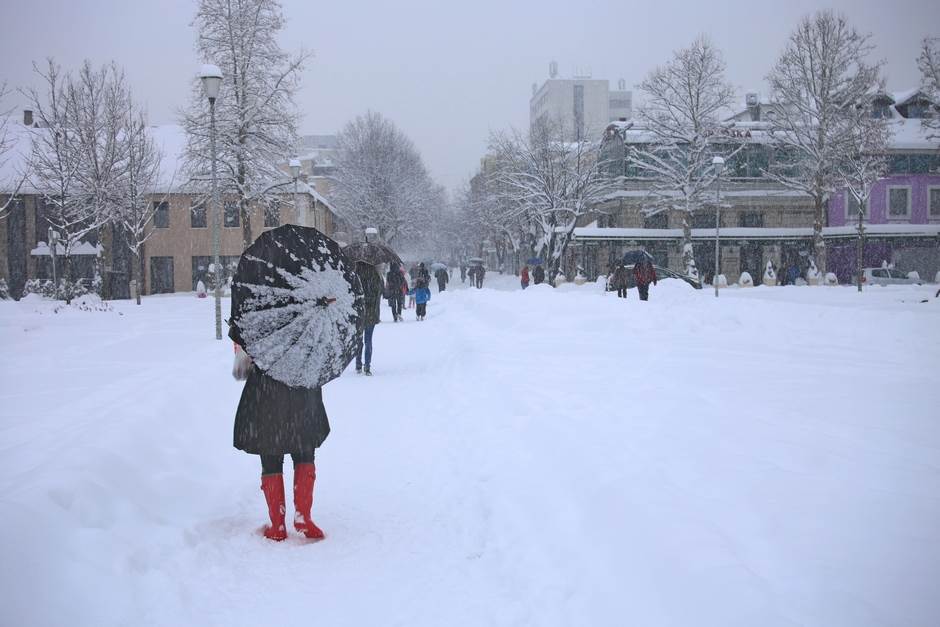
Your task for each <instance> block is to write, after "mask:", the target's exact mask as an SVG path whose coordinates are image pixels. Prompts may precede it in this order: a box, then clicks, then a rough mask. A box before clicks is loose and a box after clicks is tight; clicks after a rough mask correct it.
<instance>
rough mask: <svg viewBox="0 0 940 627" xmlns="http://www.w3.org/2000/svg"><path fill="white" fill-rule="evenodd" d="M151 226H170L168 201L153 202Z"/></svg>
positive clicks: (166, 227) (161, 227)
mask: <svg viewBox="0 0 940 627" xmlns="http://www.w3.org/2000/svg"><path fill="white" fill-rule="evenodd" d="M153 226H154V227H155V228H158V229H168V228H170V203H168V202H166V201H163V202H154V203H153Z"/></svg>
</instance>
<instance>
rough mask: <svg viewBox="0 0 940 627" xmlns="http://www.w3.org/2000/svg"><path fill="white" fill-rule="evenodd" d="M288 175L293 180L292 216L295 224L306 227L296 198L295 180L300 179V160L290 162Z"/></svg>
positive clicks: (298, 200)
mask: <svg viewBox="0 0 940 627" xmlns="http://www.w3.org/2000/svg"><path fill="white" fill-rule="evenodd" d="M289 167H290V175H291V177H293V179H294V215H295V216H296V217H295V220H296V223H297V224H298V225H300V226H307V225H306V223H305V221H304V220H303V217H302V215H301V210H300V199H299V198H298V197H297V179H298V178H300V159H291V160H290V164H289Z"/></svg>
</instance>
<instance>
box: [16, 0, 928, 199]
mask: <svg viewBox="0 0 940 627" xmlns="http://www.w3.org/2000/svg"><path fill="white" fill-rule="evenodd" d="M823 6H827V7H833V8H836V9H838V10H841V11H843V12H844V13H846V14H847V15H848V16H849V18H850V19H851V21H852V22H853V23H854V24H855V25H856V26H857V28H859V29H860V30H862V31H865V32H870V33H871V34H872V36H873V41H874V43H875V44H876V45H877V52H876V56H877V57H879V58H881V59H884V60H885V62H886V70H887V72H886V73H887V78H888V87H889V88H890V89H903V88H907V87H913V86H916V84H917V81H918V73H917V67H916V64H915V59H916V56H917V50H918V46H919V43H920V40H921V39H922V38H923V37H924V36H926V35H934V36H940V2H938V1H937V0H855V1H847V0H846V1H841V0H840V1H838V2H832V3H829V4H827V5H821V4H819V3H817V2H811V1H809V0H787V1H786V2H774V3H765V2H755V1H754V0H726V1H722V0H709V1H706V2H700V1H698V0H694V1H693V0H689V1H687V2H670V1H668V0H657V1H650V0H647V1H645V2H642V3H628V2H624V1H623V0H620V1H602V0H569V1H567V2H547V1H545V0H541V1H537V0H526V1H525V2H516V1H512V0H473V1H468V2H448V1H446V0H399V1H397V2H355V1H353V2H344V1H340V2H336V1H334V2H315V1H311V0H284V1H283V7H284V14H285V16H286V18H287V21H288V25H287V28H286V29H285V31H284V33H283V34H282V38H281V40H282V44H283V46H284V48H285V49H287V50H297V49H299V48H300V47H301V46H303V47H305V48H308V49H311V50H313V51H314V52H315V54H316V56H315V58H314V59H313V61H312V62H311V63H310V65H309V67H308V68H307V70H306V72H305V75H304V81H303V89H302V92H301V94H300V97H299V99H298V101H299V104H300V106H301V109H302V112H303V114H304V119H303V123H302V126H301V130H302V131H303V132H304V133H334V132H336V131H338V130H339V129H340V128H341V127H342V125H343V124H344V123H345V122H346V121H347V120H349V119H350V118H351V117H353V116H355V115H356V114H359V113H362V112H364V111H366V110H367V109H373V110H376V111H379V112H381V113H382V114H383V115H385V116H387V117H389V118H390V119H392V120H393V121H394V122H395V123H396V124H397V125H398V126H399V127H400V128H401V129H402V130H403V131H404V132H405V133H406V134H408V135H409V136H410V137H411V138H412V139H413V140H414V142H415V143H416V144H417V146H418V148H419V149H420V150H421V153H422V155H423V157H424V159H425V162H426V163H427V165H428V167H429V168H430V170H431V172H432V173H433V175H434V176H435V177H436V178H437V180H438V181H439V182H441V183H442V184H444V185H445V186H447V187H448V188H453V187H454V186H456V185H458V184H459V183H460V182H461V181H463V180H465V179H467V178H469V176H470V175H472V173H473V171H474V170H475V168H476V167H477V165H478V164H479V159H480V157H481V156H482V154H483V152H484V150H485V147H486V138H487V135H488V133H489V131H490V130H491V129H500V128H505V127H508V126H517V127H524V126H525V125H526V124H527V123H528V102H529V96H530V94H531V85H532V83H533V82H540V81H542V80H544V79H545V78H547V76H548V64H549V61H551V60H552V59H556V60H557V61H558V63H559V67H560V72H561V74H562V75H563V76H567V75H570V74H571V73H572V72H573V70H574V69H575V68H576V67H577V68H589V69H590V70H591V71H592V73H593V76H594V78H607V79H610V80H611V84H612V86H616V81H617V79H618V78H624V79H626V80H627V83H628V85H630V86H631V88H632V87H633V86H634V85H635V84H636V83H637V82H639V81H640V80H641V79H642V78H643V76H644V75H645V74H646V73H647V72H648V71H649V70H650V68H652V67H653V66H655V65H656V64H658V63H662V62H663V61H664V60H666V59H667V58H668V56H669V54H670V52H671V51H672V50H674V49H675V48H678V47H681V46H684V45H687V44H688V43H689V42H690V41H691V40H692V39H694V38H695V36H696V35H698V34H699V33H706V34H708V35H709V36H710V37H711V38H712V40H713V41H714V42H715V43H716V44H717V46H718V47H719V48H721V49H722V51H723V52H724V55H725V60H726V61H727V65H728V79H729V80H730V81H731V82H732V83H734V84H735V85H738V86H740V88H741V91H742V94H743V92H744V91H745V90H758V91H759V90H761V88H762V87H763V76H764V75H765V74H766V73H767V70H768V68H769V67H770V65H771V64H772V63H773V61H774V58H775V57H776V55H777V53H778V52H779V50H780V48H781V47H782V45H783V43H784V41H785V39H786V37H787V34H788V32H789V31H790V29H791V28H792V27H793V26H794V24H795V23H796V22H797V20H798V19H799V18H800V16H801V15H804V14H806V13H809V12H812V11H814V10H816V9H818V8H820V7H823ZM194 7H195V0H161V1H157V2H139V1H136V0H97V1H89V0H84V1H77V2H76V1H75V0H30V1H29V2H14V1H13V0H5V1H4V8H3V17H4V22H5V25H4V26H5V27H4V34H3V36H2V37H0V68H2V72H0V76H2V78H3V79H5V80H7V82H8V83H10V84H11V85H13V86H23V85H26V84H30V83H31V82H33V81H34V78H33V77H32V76H31V64H32V62H33V61H40V60H42V59H44V58H45V57H47V56H53V57H55V58H56V59H57V60H58V61H59V62H60V63H61V64H62V65H63V66H65V67H67V68H74V67H77V66H78V65H79V63H80V62H81V60H82V59H85V58H89V59H91V60H92V61H94V62H95V63H100V62H104V61H109V60H111V59H115V60H117V61H118V62H119V63H121V64H122V65H123V66H124V67H125V69H126V71H127V74H128V77H129V79H130V81H131V84H132V85H133V87H134V89H135V92H136V94H137V95H138V98H140V99H141V100H143V101H145V102H146V103H147V104H148V108H149V111H150V116H151V120H152V121H153V122H154V123H172V122H174V121H175V111H176V110H177V108H178V107H180V106H181V105H183V104H184V102H185V99H186V97H187V94H188V81H189V80H190V79H191V77H192V75H193V73H194V72H195V69H196V68H197V67H198V66H199V64H200V63H201V62H202V60H201V59H198V58H196V56H195V52H194V40H195V33H194V31H193V29H192V27H191V26H190V22H191V21H192V17H193V14H194V12H195V8H194ZM931 31H932V32H931ZM742 98H743V96H742ZM5 104H6V103H5ZM9 104H13V105H18V106H19V105H21V104H22V103H21V102H13V103H9Z"/></svg>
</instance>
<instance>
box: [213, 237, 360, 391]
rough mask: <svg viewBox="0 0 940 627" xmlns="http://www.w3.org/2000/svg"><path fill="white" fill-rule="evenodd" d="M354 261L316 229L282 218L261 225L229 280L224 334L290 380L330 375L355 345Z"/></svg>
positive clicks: (299, 383) (268, 370) (305, 383)
mask: <svg viewBox="0 0 940 627" xmlns="http://www.w3.org/2000/svg"><path fill="white" fill-rule="evenodd" d="M354 265H355V264H353V263H351V262H350V261H349V260H348V259H347V258H346V256H345V255H343V253H342V252H341V251H340V248H339V245H338V244H337V243H336V242H334V241H333V240H331V239H330V238H329V237H327V236H326V235H324V234H323V233H321V232H320V231H318V230H316V229H313V228H309V227H303V226H295V225H292V224H285V225H284V226H280V227H278V228H276V229H273V230H271V231H267V232H265V233H263V234H262V235H261V236H260V237H258V239H256V240H255V242H254V243H253V244H252V245H251V246H249V247H248V249H247V250H246V251H245V252H244V253H242V256H241V259H240V260H239V262H238V268H237V270H236V271H235V276H234V278H233V280H232V317H231V320H230V322H229V324H230V325H231V329H230V332H229V336H230V337H231V338H232V339H233V340H234V341H235V342H237V343H238V344H240V345H241V346H242V347H243V348H244V349H245V351H246V352H247V353H248V355H249V356H250V357H251V359H252V361H254V363H255V366H256V367H257V368H260V369H261V371H262V372H264V373H265V374H267V375H268V376H270V377H272V378H274V379H277V380H278V381H281V382H283V383H286V384H287V385H289V386H291V387H306V388H315V387H319V386H321V385H323V384H325V383H327V382H329V381H331V380H333V379H335V378H336V377H338V376H339V375H340V374H342V372H343V370H345V368H346V366H347V365H349V362H350V361H351V360H352V359H353V357H354V356H355V353H356V348H357V340H358V338H357V333H359V331H358V327H359V324H358V323H359V319H360V317H361V316H362V307H363V301H362V287H361V286H360V284H359V279H358V278H357V276H356V273H355V271H354V270H355V268H354Z"/></svg>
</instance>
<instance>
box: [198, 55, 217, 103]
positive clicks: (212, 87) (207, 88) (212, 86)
mask: <svg viewBox="0 0 940 627" xmlns="http://www.w3.org/2000/svg"><path fill="white" fill-rule="evenodd" d="M199 80H200V81H202V89H203V91H204V92H205V93H206V97H207V98H209V100H215V99H216V98H218V97H219V88H220V87H221V86H222V70H220V69H219V66H217V65H212V64H211V63H206V64H205V65H203V66H202V67H201V68H199Z"/></svg>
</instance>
